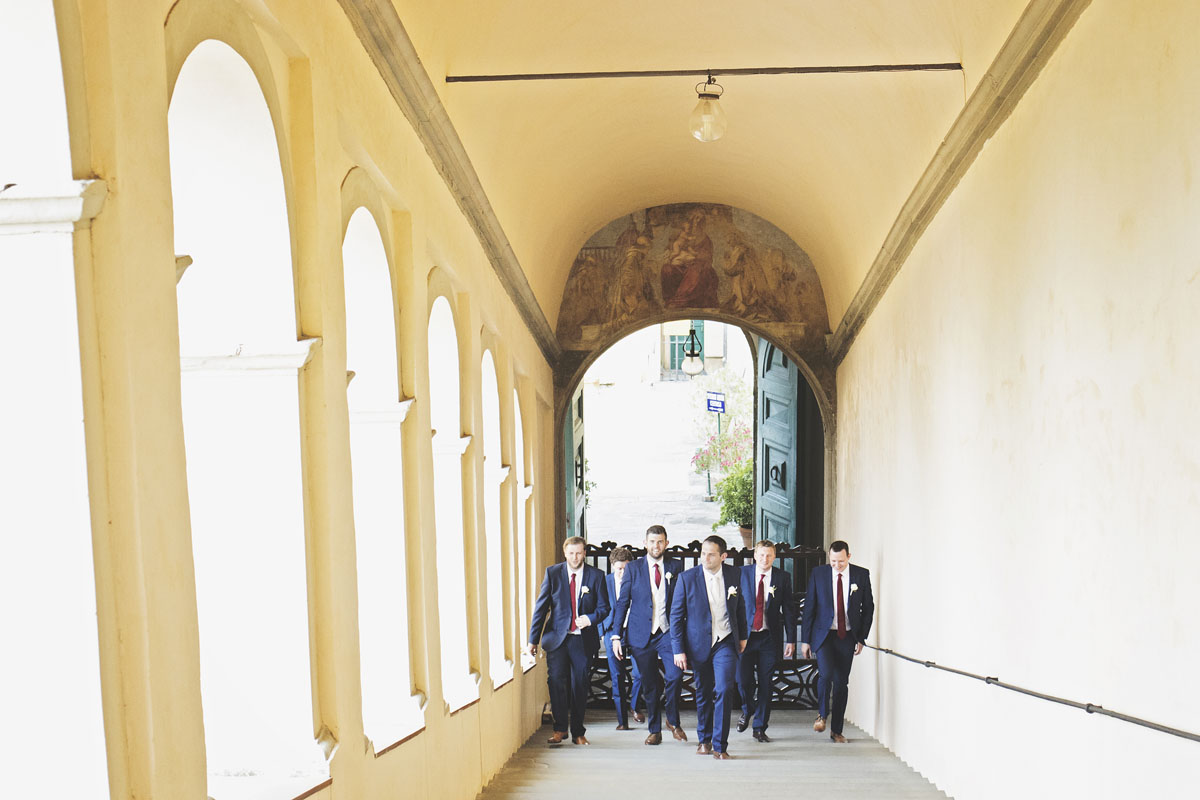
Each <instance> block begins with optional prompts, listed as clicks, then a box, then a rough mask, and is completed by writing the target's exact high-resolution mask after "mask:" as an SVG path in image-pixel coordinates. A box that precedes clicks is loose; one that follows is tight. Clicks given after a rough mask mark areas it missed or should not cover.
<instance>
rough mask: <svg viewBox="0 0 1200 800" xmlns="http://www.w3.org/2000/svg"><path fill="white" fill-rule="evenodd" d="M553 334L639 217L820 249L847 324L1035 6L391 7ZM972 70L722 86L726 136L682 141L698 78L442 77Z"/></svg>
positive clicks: (947, 0)
mask: <svg viewBox="0 0 1200 800" xmlns="http://www.w3.org/2000/svg"><path fill="white" fill-rule="evenodd" d="M394 4H395V7H396V10H397V12H398V14H399V17H400V19H401V20H402V22H403V25H404V28H405V30H406V31H407V34H408V36H409V38H410V39H411V41H412V44H413V46H414V47H415V49H416V53H417V55H418V56H419V58H420V61H421V64H422V66H423V67H424V70H425V71H426V73H427V74H428V75H429V78H430V79H431V81H432V83H433V86H434V87H435V89H436V91H437V93H438V95H439V98H440V101H441V103H442V105H443V106H444V107H445V109H446V112H447V114H448V116H449V119H450V122H451V124H452V125H453V127H454V129H455V130H456V131H457V134H458V137H459V138H460V139H461V142H462V144H463V147H464V149H465V151H466V154H467V157H468V158H469V159H470V162H471V164H472V165H473V167H474V170H475V172H476V173H477V175H478V177H479V182H480V185H481V188H482V190H483V192H485V193H486V196H487V199H488V200H489V201H490V204H491V207H492V208H493V209H494V211H495V215H496V218H497V219H498V221H499V223H500V226H501V227H502V229H503V231H504V234H505V235H506V237H507V239H508V242H509V243H510V244H511V246H512V250H513V252H514V253H515V255H516V258H517V260H518V261H519V263H520V265H521V268H522V269H523V270H524V272H525V275H526V277H527V279H528V282H529V285H530V287H531V288H532V290H533V295H534V297H535V298H536V301H537V303H538V305H540V307H541V309H542V312H543V313H544V315H545V317H546V320H547V321H548V322H549V324H550V326H551V327H553V326H554V325H555V322H556V320H557V317H558V312H559V304H560V302H561V299H562V292H563V286H564V284H565V282H566V279H567V274H568V272H569V271H570V269H571V265H572V262H573V260H574V257H575V254H576V252H577V251H578V250H579V248H580V246H581V245H582V244H583V243H584V242H585V241H586V240H587V239H588V237H589V236H591V234H592V233H594V232H595V231H596V230H597V229H599V228H600V227H602V226H603V225H605V224H606V223H607V222H609V221H610V220H612V219H614V218H616V217H619V216H621V215H623V214H627V213H629V212H631V211H633V210H634V209H639V208H644V207H647V206H653V205H657V204H662V203H670V202H686V201H702V202H714V203H724V204H728V205H732V206H736V207H740V208H744V209H747V210H749V211H751V212H753V213H755V214H757V215H759V216H761V217H763V218H765V219H767V220H769V221H771V222H772V223H774V224H775V225H777V226H778V227H779V228H781V229H782V230H783V231H784V232H786V233H787V234H789V235H790V236H791V237H792V239H794V240H795V241H796V242H797V243H798V244H799V245H800V246H801V247H802V248H804V250H806V251H807V252H808V253H809V255H810V256H811V257H812V259H813V262H814V264H815V266H816V269H817V272H818V274H819V276H820V278H821V282H822V285H823V287H824V292H825V298H826V303H827V305H828V309H829V320H830V324H831V325H833V326H836V325H837V324H838V321H839V320H840V319H841V317H842V315H843V313H844V312H845V311H846V307H847V305H848V304H849V302H850V300H851V298H852V297H853V296H854V294H855V292H856V291H857V290H858V287H859V285H860V284H861V282H862V280H863V277H864V275H865V274H866V273H867V270H868V268H869V267H870V266H871V262H872V260H873V259H874V258H875V256H876V254H877V253H878V252H879V250H880V247H881V245H882V244H883V242H884V239H885V237H886V236H887V234H888V231H889V229H890V228H891V226H892V224H893V222H894V221H895V220H896V218H897V215H898V213H899V212H900V209H901V207H902V205H903V204H904V202H905V200H906V198H907V197H908V196H909V193H910V192H912V190H913V187H914V185H915V184H916V183H917V181H918V179H919V178H920V176H921V174H922V173H923V172H924V171H925V169H926V167H927V166H928V165H929V163H930V159H931V158H932V157H933V155H934V153H935V151H936V150H937V148H938V145H939V144H940V143H941V141H942V139H943V137H944V136H945V135H946V133H947V131H948V130H949V129H950V127H951V125H952V123H953V122H954V120H955V118H956V117H957V116H958V114H959V112H960V110H961V109H962V108H963V104H964V102H965V101H966V99H967V97H968V96H969V95H970V93H971V92H972V91H973V90H974V89H975V86H976V84H977V83H978V82H979V81H980V80H981V79H982V78H983V76H984V74H985V72H986V70H987V68H988V66H989V64H990V63H991V62H992V59H993V58H994V57H995V55H996V53H997V51H998V50H999V49H1000V47H1001V45H1002V44H1003V43H1004V41H1005V39H1006V38H1007V36H1008V34H1009V32H1010V30H1011V29H1012V28H1013V26H1014V24H1015V23H1016V21H1017V20H1018V18H1019V17H1020V15H1021V12H1022V10H1023V9H1024V7H1025V2H1024V0H861V1H860V2H855V3H846V2H842V0H806V1H804V2H765V0H759V1H758V2H750V3H746V2H741V3H733V2H691V3H684V2H679V0H654V1H653V2H645V0H639V1H638V2H634V1H633V0H618V1H617V2H604V3H584V2H563V0H525V1H524V2H519V3H479V2H475V1H474V0H440V2H437V3H429V2H423V1H422V0H395V3H394ZM937 62H958V63H961V64H962V65H963V70H962V71H961V72H959V71H953V72H916V73H882V74H835V75H775V76H760V75H755V76H728V77H723V78H718V80H719V81H720V83H721V84H722V85H723V86H724V88H725V96H724V98H723V99H722V101H721V102H722V105H723V106H724V108H725V110H726V113H727V114H728V119H729V129H728V133H727V134H726V135H725V137H724V138H722V139H720V140H719V141H717V142H712V143H700V142H697V141H695V140H694V139H692V138H691V136H690V135H689V133H688V126H687V119H688V115H689V113H690V112H691V110H692V108H693V107H694V106H695V104H696V95H695V92H694V89H693V87H694V85H695V84H696V82H697V80H700V79H697V78H690V77H655V78H617V79H586V80H558V81H523V82H504V83H447V82H446V80H445V78H446V76H447V75H485V74H507V73H541V72H593V71H626V70H662V69H693V68H695V69H704V68H713V69H718V70H719V69H722V68H744V67H771V66H825V65H861V64H899V63H937Z"/></svg>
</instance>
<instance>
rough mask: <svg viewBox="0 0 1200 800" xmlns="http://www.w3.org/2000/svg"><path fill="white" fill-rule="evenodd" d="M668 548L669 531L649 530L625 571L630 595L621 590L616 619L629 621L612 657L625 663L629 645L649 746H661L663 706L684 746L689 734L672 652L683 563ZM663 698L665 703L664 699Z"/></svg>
mask: <svg viewBox="0 0 1200 800" xmlns="http://www.w3.org/2000/svg"><path fill="white" fill-rule="evenodd" d="M666 549H667V529H666V528H664V527H663V526H662V525H651V526H650V527H649V528H647V529H646V555H644V556H642V557H641V558H639V559H637V560H636V561H634V562H633V563H632V564H630V565H629V567H628V568H626V570H625V578H626V579H627V580H628V581H629V591H628V592H625V591H624V590H623V589H622V592H621V597H620V599H618V600H617V602H616V609H617V610H616V614H617V619H624V620H625V635H624V636H619V635H617V634H613V637H612V647H613V653H615V654H616V656H617V658H624V657H625V655H624V648H625V645H628V646H629V649H630V650H631V651H632V653H633V660H634V663H636V664H637V667H638V670H639V671H640V672H641V673H642V692H643V696H644V697H645V698H646V717H647V718H648V719H649V720H650V722H649V723H648V724H647V725H646V730H647V731H649V735H647V736H646V744H661V743H662V717H663V706H664V705H665V706H666V712H667V727H668V728H669V729H670V730H671V734H672V735H673V736H674V737H675V738H676V739H678V740H679V741H681V742H686V741H687V734H686V733H684V732H683V728H682V727H680V725H679V690H680V684H681V683H682V681H683V671H682V670H680V669H679V667H677V666H675V660H674V653H672V652H671V647H672V645H671V635H670V633H669V632H668V631H669V629H670V625H671V623H670V621H669V620H668V616H669V614H670V610H671V597H672V593H673V592H674V589H675V583H676V581H677V580H678V578H679V574H680V573H681V572H683V562H682V561H680V560H679V559H677V558H664V557H663V553H664V552H665V551H666ZM659 661H661V662H662V665H663V673H664V675H665V677H666V681H667V685H666V692H665V695H664V694H663V686H662V680H660V678H659V675H658V662H659ZM660 698H661V699H660Z"/></svg>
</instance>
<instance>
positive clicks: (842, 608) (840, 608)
mask: <svg viewBox="0 0 1200 800" xmlns="http://www.w3.org/2000/svg"><path fill="white" fill-rule="evenodd" d="M837 596H838V598H837V614H838V619H837V623H838V628H837V635H838V638H839V639H845V638H846V598H845V597H843V596H842V573H840V572H839V573H838V585H837Z"/></svg>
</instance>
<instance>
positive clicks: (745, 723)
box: [737, 714, 750, 733]
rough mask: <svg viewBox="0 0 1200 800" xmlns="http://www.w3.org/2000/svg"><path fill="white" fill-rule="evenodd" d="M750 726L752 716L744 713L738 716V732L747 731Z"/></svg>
mask: <svg viewBox="0 0 1200 800" xmlns="http://www.w3.org/2000/svg"><path fill="white" fill-rule="evenodd" d="M748 727H750V718H749V717H747V716H746V715H745V714H742V715H741V716H740V717H738V724H737V731H738V733H745V732H746V728H748Z"/></svg>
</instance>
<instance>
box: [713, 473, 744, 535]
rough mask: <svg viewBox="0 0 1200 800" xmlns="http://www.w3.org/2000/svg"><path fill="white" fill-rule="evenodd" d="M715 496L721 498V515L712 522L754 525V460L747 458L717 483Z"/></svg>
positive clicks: (717, 525)
mask: <svg viewBox="0 0 1200 800" xmlns="http://www.w3.org/2000/svg"><path fill="white" fill-rule="evenodd" d="M716 496H717V497H718V498H720V500H721V516H720V518H718V519H717V521H716V522H715V523H713V530H714V531H715V530H716V529H717V528H718V527H719V526H721V525H725V524H727V523H730V522H735V523H737V524H738V526H739V527H742V528H751V527H754V460H753V459H747V460H746V461H743V462H742V463H741V464H739V465H738V466H736V467H734V468H733V470H732V471H731V472H730V473H729V474H728V475H726V476H725V478H724V480H722V481H721V482H720V483H718V484H717V489H716Z"/></svg>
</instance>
